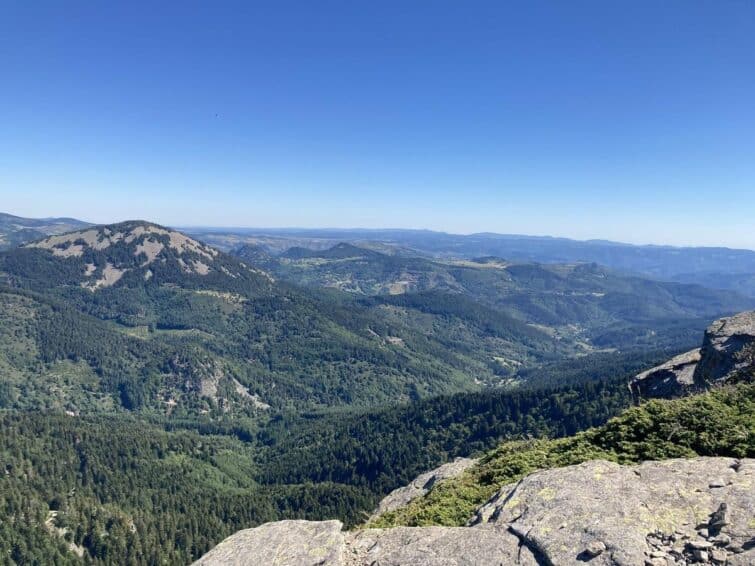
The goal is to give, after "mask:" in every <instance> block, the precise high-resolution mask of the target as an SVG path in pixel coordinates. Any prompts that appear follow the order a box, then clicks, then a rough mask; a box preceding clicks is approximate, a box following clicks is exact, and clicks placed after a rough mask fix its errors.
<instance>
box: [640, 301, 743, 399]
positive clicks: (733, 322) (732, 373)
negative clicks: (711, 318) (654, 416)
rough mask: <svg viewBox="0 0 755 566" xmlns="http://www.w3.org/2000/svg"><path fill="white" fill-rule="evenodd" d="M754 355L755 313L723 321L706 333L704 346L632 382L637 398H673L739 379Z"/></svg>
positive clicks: (646, 372)
mask: <svg viewBox="0 0 755 566" xmlns="http://www.w3.org/2000/svg"><path fill="white" fill-rule="evenodd" d="M753 356H755V311H748V312H743V313H740V314H738V315H735V316H731V317H728V318H722V319H719V320H717V321H715V322H714V323H713V324H711V325H710V326H709V327H708V329H707V330H706V331H705V336H704V338H703V345H702V347H701V348H700V349H698V350H692V351H690V352H687V353H685V354H681V355H679V356H676V357H675V358H672V359H671V360H669V361H668V362H666V363H665V364H662V365H660V366H658V367H655V368H653V369H651V370H648V371H645V372H642V373H640V374H638V375H637V376H636V377H634V379H632V380H631V382H630V383H629V389H630V390H631V391H632V395H633V396H634V397H635V399H637V400H639V399H645V398H651V397H660V398H673V397H680V396H683V395H687V394H689V393H692V392H695V391H701V390H703V389H705V388H707V387H710V386H711V385H716V384H720V383H725V382H727V381H730V380H731V379H733V378H735V377H738V375H739V373H740V372H741V371H742V370H745V369H747V368H749V367H751V366H752V364H753V361H754V360H753Z"/></svg>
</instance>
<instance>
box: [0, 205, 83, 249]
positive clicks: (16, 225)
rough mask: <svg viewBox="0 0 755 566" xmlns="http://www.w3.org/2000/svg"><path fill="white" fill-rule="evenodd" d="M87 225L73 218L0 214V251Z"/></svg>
mask: <svg viewBox="0 0 755 566" xmlns="http://www.w3.org/2000/svg"><path fill="white" fill-rule="evenodd" d="M88 225H89V224H88V223H87V222H82V221H81V220H76V219H75V218H21V217H20V216H13V215H12V214H5V213H3V212H0V250H4V249H8V248H12V247H14V246H19V245H21V244H23V243H25V242H31V241H32V240H38V239H40V238H44V237H45V236H49V235H51V234H62V233H63V232H69V231H71V230H76V229H77V228H83V227H84V226H88Z"/></svg>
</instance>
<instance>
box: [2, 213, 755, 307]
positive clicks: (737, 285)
mask: <svg viewBox="0 0 755 566" xmlns="http://www.w3.org/2000/svg"><path fill="white" fill-rule="evenodd" d="M85 226H88V224H87V223H86V222H82V221H80V220H75V219H71V218H49V219H31V218H20V217H16V216H11V215H9V214H3V213H0V250H2V249H7V248H10V247H13V246H16V245H20V244H22V243H24V242H30V241H32V240H35V239H39V238H41V237H44V236H47V235H51V234H60V233H63V232H65V231H68V230H74V229H77V228H81V227H85ZM183 232H185V233H187V234H189V235H191V236H193V237H195V238H198V239H200V240H202V241H203V242H206V243H208V244H210V245H212V246H214V247H216V248H218V249H220V250H223V251H230V250H232V249H234V248H238V247H240V246H242V245H249V244H251V245H257V246H259V247H260V249H261V250H262V251H264V252H266V253H268V254H271V255H278V254H281V253H283V252H285V251H287V250H289V249H290V248H293V247H301V248H307V249H313V250H325V249H329V248H332V247H333V246H335V245H336V244H339V243H342V242H345V243H350V244H353V245H357V246H359V247H362V248H368V249H372V250H375V251H379V252H381V253H384V254H387V255H401V256H415V257H416V256H424V257H428V258H445V259H453V258H456V259H476V258H482V257H487V256H491V257H499V258H504V259H506V260H510V261H517V262H536V263H575V262H586V263H598V264H600V265H603V266H605V267H609V268H611V269H615V270H619V271H623V272H626V273H632V274H635V275H641V276H644V277H650V278H653V279H659V280H662V281H676V282H678V283H696V284H699V285H702V286H704V287H711V288H715V289H729V290H733V291H737V292H739V293H743V294H746V295H750V296H755V251H753V250H744V249H731V248H723V247H720V248H717V247H674V246H657V245H648V246H637V245H631V244H623V243H618V242H610V241H606V240H588V241H578V240H570V239H567V238H555V237H547V236H545V237H541V236H522V235H505V234H491V233H480V234H470V235H458V234H447V233H444V232H433V231H430V230H367V229H303V228H278V229H275V228H259V229H255V228H201V227H200V228H196V227H191V228H184V229H183Z"/></svg>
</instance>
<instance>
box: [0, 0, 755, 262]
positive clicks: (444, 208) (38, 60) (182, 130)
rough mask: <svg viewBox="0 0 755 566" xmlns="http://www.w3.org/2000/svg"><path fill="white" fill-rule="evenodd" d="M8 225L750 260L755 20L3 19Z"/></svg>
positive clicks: (744, 15) (700, 15)
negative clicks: (499, 240)
mask: <svg viewBox="0 0 755 566" xmlns="http://www.w3.org/2000/svg"><path fill="white" fill-rule="evenodd" d="M0 73H2V74H1V75H0V77H1V78H0V87H1V88H0V210H3V211H7V212H11V213H15V214H20V215H27V216H52V215H56V216H57V215H66V216H76V217H81V218H84V219H87V220H92V221H97V222H110V221H116V220H121V219H124V218H146V219H150V220H155V221H158V222H162V223H165V224H170V225H232V226H306V227H322V226H328V227H356V226H359V227H408V228H431V229H439V230H446V231H451V232H462V233H467V232H476V231H494V232H503V233H524V234H550V235H557V236H568V237H575V238H608V239H614V240H621V241H628V242H636V243H651V242H652V243H671V244H681V245H684V244H704V245H714V244H723V245H729V246H736V247H749V248H755V230H753V218H754V217H755V102H754V101H755V3H753V2H751V1H749V0H741V1H734V0H729V1H722V0H698V1H693V0H683V1H674V0H665V1H662V2H659V1H652V2H651V1H643V0H632V1H626V2H606V1H605V0H600V1H589V2H588V1H580V0H572V1H569V2H562V1H553V2H538V1H534V2H532V1H528V2H524V1H522V2H503V1H497V2H474V1H469V2H459V1H456V2H444V1H441V0H431V1H412V0H402V1H393V0H381V1H379V2H367V1H360V0H349V1H344V2H333V1H318V2H312V1H298V2H291V1H285V0H284V1H275V2H272V1H271V2H254V1H245V2H223V1H216V2H208V1H202V2H192V1H181V2H139V1H133V2H102V1H101V0H97V1H91V2H77V1H75V0H73V1H67V2H59V1H57V0H56V1H51V2H37V1H33V0H30V1H28V2H13V3H5V4H4V5H3V6H2V8H1V15H0Z"/></svg>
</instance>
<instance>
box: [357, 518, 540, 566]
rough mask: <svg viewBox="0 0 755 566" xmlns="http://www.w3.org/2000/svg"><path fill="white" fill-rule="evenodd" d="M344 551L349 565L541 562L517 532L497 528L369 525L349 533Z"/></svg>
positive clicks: (458, 565) (527, 564)
mask: <svg viewBox="0 0 755 566" xmlns="http://www.w3.org/2000/svg"><path fill="white" fill-rule="evenodd" d="M344 555H345V557H346V560H345V564H346V565H347V566H363V565H364V566H369V565H372V564H379V565H380V566H408V565H411V566H479V565H482V564H486V565H487V564H489V565H491V566H498V565H506V566H508V565H510V564H511V565H513V564H521V565H523V566H538V562H537V560H535V558H534V557H533V556H532V554H531V553H530V552H529V551H528V550H527V549H526V548H525V549H523V551H522V549H521V548H520V542H519V539H518V538H517V537H516V536H515V535H513V534H511V533H509V532H507V531H505V530H503V531H502V530H500V529H496V528H484V529H469V528H466V527H397V528H393V529H366V530H363V531H358V532H356V533H355V534H354V535H352V536H350V537H349V539H348V541H347V546H346V552H345V553H344Z"/></svg>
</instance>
